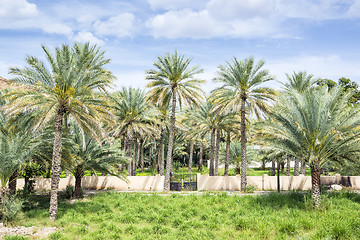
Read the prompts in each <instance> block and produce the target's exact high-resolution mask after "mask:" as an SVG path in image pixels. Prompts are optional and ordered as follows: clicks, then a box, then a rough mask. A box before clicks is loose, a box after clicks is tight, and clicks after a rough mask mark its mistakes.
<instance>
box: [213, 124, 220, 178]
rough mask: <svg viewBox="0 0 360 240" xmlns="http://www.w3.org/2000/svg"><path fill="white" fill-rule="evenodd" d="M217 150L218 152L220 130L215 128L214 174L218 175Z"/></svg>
mask: <svg viewBox="0 0 360 240" xmlns="http://www.w3.org/2000/svg"><path fill="white" fill-rule="evenodd" d="M219 152H220V130H219V129H218V130H216V152H215V166H214V168H215V169H214V175H215V176H218V175H219Z"/></svg>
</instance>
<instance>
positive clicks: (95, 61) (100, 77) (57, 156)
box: [5, 43, 114, 221]
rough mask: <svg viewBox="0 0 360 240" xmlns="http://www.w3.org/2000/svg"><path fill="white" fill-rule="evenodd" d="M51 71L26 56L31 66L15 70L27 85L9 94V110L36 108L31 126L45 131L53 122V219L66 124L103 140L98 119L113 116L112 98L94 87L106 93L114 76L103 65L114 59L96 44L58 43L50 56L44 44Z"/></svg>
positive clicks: (18, 78) (20, 82)
mask: <svg viewBox="0 0 360 240" xmlns="http://www.w3.org/2000/svg"><path fill="white" fill-rule="evenodd" d="M42 48H43V50H44V52H45V55H46V59H47V61H48V63H49V66H50V69H48V68H47V66H46V65H45V63H44V62H43V61H41V60H39V59H37V58H35V57H32V56H28V57H27V58H26V63H27V65H28V66H27V67H25V68H11V69H10V73H11V74H14V75H16V76H17V77H15V78H14V79H13V80H14V81H15V82H17V83H19V84H22V85H23V86H24V87H23V88H22V89H18V90H15V91H11V92H9V93H8V94H6V95H5V97H6V99H7V100H8V101H9V102H8V104H7V107H6V109H7V111H8V112H9V113H10V114H18V113H20V112H22V111H24V110H25V111H36V113H37V116H36V117H35V120H34V124H33V128H34V129H41V128H43V127H45V126H47V124H48V123H49V122H51V121H53V122H54V123H55V133H54V144H53V154H52V171H51V172H52V177H51V197H50V209H49V211H50V219H51V220H53V221H54V220H55V219H56V215H57V209H58V199H57V196H58V194H57V191H58V185H59V181H60V170H61V169H60V165H61V151H62V134H63V125H64V121H65V126H67V122H66V121H67V120H68V119H69V117H71V118H72V119H73V120H74V121H75V122H76V124H77V125H79V126H80V127H81V128H82V129H83V131H85V132H88V133H89V134H91V136H93V137H95V138H96V139H97V140H98V141H100V136H102V135H103V130H102V127H101V123H100V121H99V120H100V119H102V120H105V119H108V118H109V116H112V114H111V112H110V111H109V109H108V101H107V99H106V98H105V97H104V96H103V95H102V94H98V93H97V92H96V91H95V90H99V91H102V92H105V88H106V87H108V86H109V85H110V84H111V83H112V80H113V78H114V77H113V75H112V74H111V73H110V72H109V71H108V70H107V69H105V68H104V66H105V65H106V64H108V63H109V62H110V60H109V59H106V58H105V56H104V52H103V51H100V49H99V48H98V47H97V46H91V45H90V44H89V43H86V44H79V43H77V44H75V45H73V46H72V47H70V46H68V45H65V44H64V45H62V47H61V48H59V47H55V53H54V54H52V53H51V52H50V50H49V49H48V48H46V47H45V46H42Z"/></svg>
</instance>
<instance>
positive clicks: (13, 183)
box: [9, 170, 18, 195]
mask: <svg viewBox="0 0 360 240" xmlns="http://www.w3.org/2000/svg"><path fill="white" fill-rule="evenodd" d="M17 177H18V171H17V170H15V172H14V173H13V174H12V175H11V176H10V178H9V191H10V194H12V195H14V194H15V193H16V182H17Z"/></svg>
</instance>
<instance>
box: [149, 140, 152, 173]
mask: <svg viewBox="0 0 360 240" xmlns="http://www.w3.org/2000/svg"><path fill="white" fill-rule="evenodd" d="M152 150H153V145H152V144H150V147H149V168H151V167H152V159H151V155H152Z"/></svg>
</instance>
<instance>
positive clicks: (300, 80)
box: [283, 72, 316, 92]
mask: <svg viewBox="0 0 360 240" xmlns="http://www.w3.org/2000/svg"><path fill="white" fill-rule="evenodd" d="M286 78H287V80H288V82H286V83H283V87H284V89H285V91H288V90H296V91H298V92H305V91H307V90H308V89H309V88H311V87H313V86H315V84H316V80H315V79H314V76H313V75H312V74H307V73H306V72H298V73H296V72H294V73H293V74H292V75H291V76H290V75H289V74H286Z"/></svg>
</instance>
